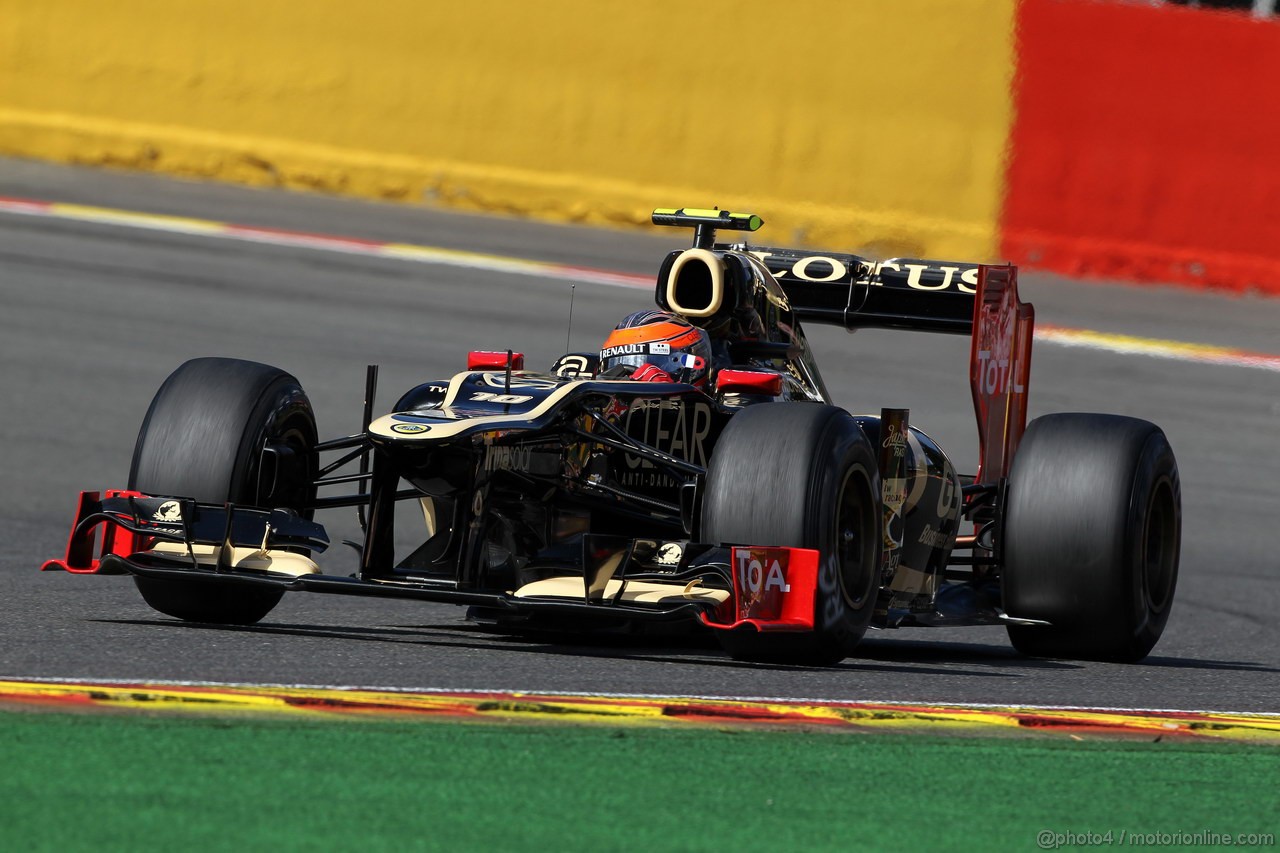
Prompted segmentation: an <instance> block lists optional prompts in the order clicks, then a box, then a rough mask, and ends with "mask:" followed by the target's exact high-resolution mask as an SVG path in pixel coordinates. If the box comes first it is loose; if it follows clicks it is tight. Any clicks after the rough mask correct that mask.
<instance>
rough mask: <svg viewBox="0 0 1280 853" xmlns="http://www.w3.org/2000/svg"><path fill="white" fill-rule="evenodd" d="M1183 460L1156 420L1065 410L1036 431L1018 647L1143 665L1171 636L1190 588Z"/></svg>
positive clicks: (1016, 561) (1011, 491)
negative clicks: (1177, 602)
mask: <svg viewBox="0 0 1280 853" xmlns="http://www.w3.org/2000/svg"><path fill="white" fill-rule="evenodd" d="M1181 531H1182V498H1181V488H1180V485H1179V481H1178V464H1177V461H1176V460H1175V459H1174V456H1173V450H1172V448H1171V447H1170V446H1169V442H1168V439H1166V438H1165V435H1164V433H1163V432H1162V431H1161V430H1160V428H1159V427H1157V426H1156V425H1155V424H1152V423H1149V422H1147V421H1142V420H1137V419H1135V418H1126V417H1120V416H1117V415H1098V414H1053V415H1046V416H1044V417H1041V418H1037V419H1036V420H1035V421H1033V422H1032V423H1031V425H1030V426H1029V427H1028V428H1027V431H1026V434H1025V435H1024V436H1023V439H1022V444H1021V446H1020V447H1019V449H1018V452H1017V455H1016V456H1015V457H1014V461H1013V468H1012V470H1011V471H1010V475H1009V488H1008V498H1007V508H1006V510H1005V518H1004V532H1003V539H1004V544H1003V547H1004V570H1003V575H1002V578H1003V581H1002V583H1003V589H1004V601H1005V610H1006V612H1007V613H1008V614H1009V615H1010V616H1014V617H1022V618H1028V619H1040V620H1044V621H1047V622H1049V623H1051V627H1041V626H1019V625H1010V626H1009V628H1008V630H1009V639H1010V640H1011V641H1012V643H1013V646H1014V648H1016V649H1017V650H1018V651H1020V652H1022V653H1023V654H1026V655H1032V656H1036V657H1061V658H1074V659H1084V660H1108V661H1122V662H1136V661H1139V660H1142V659H1143V658H1144V657H1146V656H1147V654H1148V653H1150V651H1151V649H1152V648H1153V647H1154V646H1155V644H1156V641H1157V640H1159V639H1160V635H1161V634H1162V633H1163V632H1164V627H1165V624H1166V623H1167V622H1168V620H1169V610H1170V607H1171V606H1172V604H1173V592H1174V588H1175V587H1176V585H1177V580H1178V553H1179V548H1180V543H1181Z"/></svg>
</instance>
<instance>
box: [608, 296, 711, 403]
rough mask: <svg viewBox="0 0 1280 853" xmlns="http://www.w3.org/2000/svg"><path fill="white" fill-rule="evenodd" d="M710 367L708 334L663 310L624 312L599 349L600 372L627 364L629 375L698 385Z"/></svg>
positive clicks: (704, 380) (702, 381) (705, 377)
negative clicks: (620, 320)
mask: <svg viewBox="0 0 1280 853" xmlns="http://www.w3.org/2000/svg"><path fill="white" fill-rule="evenodd" d="M710 366H711V339H710V338H709V337H707V333H706V332H704V331H703V330H702V329H699V328H698V327H697V326H694V325H691V324H690V323H689V322H688V321H687V320H685V319H683V318H681V317H678V316H676V315H675V314H669V313H667V312H665V311H652V310H651V311H637V312H636V313H634V314H629V315H627V317H626V318H625V319H624V320H623V321H622V322H621V323H619V324H618V325H617V326H615V327H614V330H613V331H612V332H611V333H610V334H609V337H608V339H607V340H605V342H604V345H603V346H602V347H601V348H600V373H602V374H603V373H604V372H606V371H608V370H609V369H610V368H623V367H629V368H631V370H630V372H629V373H628V375H630V376H632V377H633V378H635V379H647V380H649V381H665V382H688V383H689V384H691V385H698V386H701V385H703V384H704V383H705V382H706V379H707V371H708V370H709V369H710ZM615 372H622V371H621V370H619V371H615Z"/></svg>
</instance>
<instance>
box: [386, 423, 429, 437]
mask: <svg viewBox="0 0 1280 853" xmlns="http://www.w3.org/2000/svg"><path fill="white" fill-rule="evenodd" d="M430 429H431V427H429V426H427V425H426V424H392V425H391V431H392V432H398V433H403V434H405V435H415V434H417V433H421V432H427V431H428V430H430Z"/></svg>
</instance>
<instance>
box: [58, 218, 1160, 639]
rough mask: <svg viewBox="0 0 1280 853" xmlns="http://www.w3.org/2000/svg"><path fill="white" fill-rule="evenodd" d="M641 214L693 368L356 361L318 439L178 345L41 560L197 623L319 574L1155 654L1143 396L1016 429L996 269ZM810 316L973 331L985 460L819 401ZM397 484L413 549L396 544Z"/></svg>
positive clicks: (251, 618)
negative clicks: (964, 471)
mask: <svg viewBox="0 0 1280 853" xmlns="http://www.w3.org/2000/svg"><path fill="white" fill-rule="evenodd" d="M653 221H654V222H655V223H656V224H659V225H670V226H685V227H691V228H693V229H694V239H693V247H692V248H690V249H687V250H684V251H677V252H673V253H671V254H670V255H669V256H668V257H667V258H666V259H665V260H664V261H663V262H662V265H661V268H660V269H659V272H658V276H657V288H656V300H657V304H658V307H659V308H661V309H662V310H663V311H664V312H667V314H668V315H673V316H674V317H675V318H676V319H677V320H679V322H680V323H684V324H687V325H689V326H692V327H694V328H696V329H698V330H701V332H699V333H698V334H699V336H700V335H701V334H702V333H703V332H705V333H706V337H707V339H708V340H710V341H711V343H712V345H713V356H712V362H713V363H712V364H711V365H709V367H708V370H707V371H706V376H705V379H704V380H703V381H700V382H697V383H694V382H691V381H689V380H688V377H686V376H682V375H681V374H680V373H679V372H678V371H677V374H676V375H675V376H670V375H663V376H660V377H658V381H639V377H638V374H636V375H629V374H628V372H627V371H625V370H623V371H619V370H614V369H602V361H601V356H600V355H599V354H597V353H569V354H567V355H565V356H564V357H562V358H561V359H559V360H558V361H557V362H556V364H555V365H553V366H552V368H551V369H550V370H548V371H547V372H536V371H532V370H528V369H526V367H525V365H524V359H523V356H522V355H521V354H520V353H518V352H512V351H508V350H501V351H496V352H491V351H478V352H472V353H470V354H469V355H468V357H467V369H466V370H464V371H463V372H461V373H458V374H456V375H455V376H452V377H448V378H443V379H439V380H435V381H429V382H425V383H423V384H421V385H419V386H417V387H415V388H413V389H411V390H409V391H408V393H406V394H404V395H403V396H402V397H400V399H399V401H398V402H397V403H396V404H395V405H394V407H393V408H392V412H391V413H390V414H386V415H382V416H380V417H375V416H374V406H375V403H374V393H375V389H376V384H377V382H376V377H377V369H376V367H370V368H369V371H368V379H367V387H366V390H365V408H364V420H363V423H364V424H366V428H365V429H364V430H363V431H362V432H360V433H358V434H355V435H350V436H346V437H342V438H337V439H333V440H329V441H318V440H317V433H316V424H315V417H314V415H313V413H312V408H311V404H310V402H309V401H308V399H307V396H306V394H305V393H304V392H303V390H302V388H301V386H300V385H299V383H298V381H297V380H296V379H295V378H294V377H293V376H291V375H290V374H288V373H286V372H284V371H282V370H279V369H276V368H274V367H268V366H266V365H263V364H257V363H253V362H247V361H240V360H234V359H224V358H202V359H195V360H193V361H189V362H187V363H185V364H183V365H182V366H180V367H179V368H178V369H177V370H176V371H175V372H174V373H173V374H172V375H171V376H170V377H169V378H168V380H167V381H166V382H165V383H164V385H163V386H162V387H161V388H160V390H159V392H158V393H157V394H156V396H155V399H154V400H153V402H152V403H151V407H150V409H149V410H148V412H147V413H146V417H145V419H144V420H143V423H142V428H141V431H140V433H139V435H138V440H137V445H136V447H135V450H134V454H133V463H132V467H131V470H130V474H129V484H128V488H127V489H123V490H111V491H106V492H101V493H100V492H85V493H82V494H81V496H80V502H79V507H78V510H77V512H76V518H75V521H74V524H73V528H72V532H71V536H70V540H69V542H68V545H67V550H66V554H65V556H64V557H63V558H62V559H60V560H53V561H50V562H48V563H46V564H45V565H44V568H45V569H63V570H66V571H70V572H78V573H86V574H93V573H99V574H113V573H114V574H120V573H127V574H129V575H132V576H133V578H134V581H135V582H136V584H137V587H138V589H139V591H140V592H141V593H142V596H143V598H144V599H145V600H146V601H147V603H148V604H150V605H151V606H152V607H153V608H155V609H156V610H158V611H160V612H161V613H165V614H168V615H170V616H174V617H177V618H179V619H186V620H194V621H200V622H215V623H234V624H250V623H254V622H257V621H258V620H260V619H262V618H263V617H264V616H266V615H267V613H268V612H269V611H270V610H271V609H272V607H274V606H275V604H276V603H277V602H278V601H279V600H280V598H281V596H282V595H283V594H284V593H285V592H289V591H310V592H328V593H339V594H347V595H368V596H385V597H389V598H412V599H421V600H424V601H435V602H452V603H455V604H459V605H468V606H469V607H470V608H471V610H470V612H471V613H472V614H473V615H474V616H475V617H476V618H479V619H487V620H490V621H493V622H498V623H503V624H506V625H509V626H513V627H515V628H517V629H518V628H520V627H521V626H527V627H530V628H532V627H536V626H568V625H594V624H623V625H634V624H638V623H642V622H645V621H652V620H684V621H687V622H689V623H693V624H694V625H701V626H705V627H706V628H707V629H710V630H712V631H714V632H715V634H716V635H717V636H718V637H719V638H720V639H721V640H722V642H723V645H724V646H725V647H726V648H727V649H728V651H729V652H730V653H731V654H732V655H734V656H735V657H739V658H745V659H775V660H777V659H782V660H791V661H802V662H813V663H829V662H832V661H836V660H839V659H841V658H843V657H845V656H846V655H848V654H850V653H851V652H852V651H853V649H854V646H855V645H856V644H857V642H858V641H859V639H860V638H861V637H862V636H863V634H864V632H865V631H866V630H867V628H868V627H875V628H896V627H901V626H950V625H983V624H1003V625H1006V626H1007V628H1008V633H1009V637H1010V639H1011V641H1012V643H1013V645H1014V646H1015V647H1016V648H1017V649H1019V650H1020V651H1022V652H1023V653H1026V654H1029V655H1038V656H1056V657H1067V658H1082V659H1105V660H1119V661H1136V660H1139V659H1141V658H1143V657H1144V656H1146V655H1147V653H1148V652H1149V651H1150V650H1151V648H1152V647H1153V646H1154V645H1155V643H1156V641H1157V639H1158V638H1159V637H1160V634H1161V632H1162V630H1163V629H1164V626H1165V623H1166V621H1167V619H1168V616H1169V609H1170V605H1171V603H1172V599H1173V594H1174V586H1175V583H1176V578H1177V571H1178V554H1179V546H1180V541H1179V540H1180V513H1181V509H1180V506H1181V504H1180V493H1179V482H1178V469H1177V464H1176V462H1175V460H1174V456H1173V452H1172V450H1171V449H1170V447H1169V443H1168V442H1167V440H1166V439H1165V436H1164V433H1163V432H1162V431H1161V430H1160V429H1159V428H1158V427H1157V426H1155V425H1154V424H1151V423H1148V422H1146V421H1141V420H1136V419H1133V418H1126V417H1117V416H1112V415H1102V414H1050V415H1046V416H1044V417H1041V418H1038V419H1037V420H1035V421H1034V422H1033V423H1031V424H1030V426H1026V423H1025V421H1026V411H1027V388H1028V378H1029V375H1030V356H1031V343H1032V335H1033V325H1034V319H1033V312H1032V308H1031V306H1030V305H1028V304H1025V303H1023V302H1022V301H1020V299H1019V297H1018V291H1017V277H1016V270H1015V269H1014V268H1013V267H1011V266H987V265H979V264H965V263H950V262H938V261H929V260H911V259H894V260H888V261H881V262H875V261H872V260H868V259H866V258H863V257H859V256H856V255H852V254H837V253H819V252H812V251H802V250H795V249H784V248H768V247H756V248H752V247H749V246H748V245H746V244H745V243H732V244H725V243H717V242H716V232H717V230H720V231H741V232H745V231H755V230H756V229H757V228H759V227H760V225H761V220H760V218H759V217H757V216H754V215H749V214H734V213H729V212H725V211H718V210H658V211H655V212H654V215H653ZM802 322H803V323H828V324H834V325H838V326H843V327H845V328H847V329H850V330H853V329H858V328H862V327H880V328H889V329H904V330H917V331H930V332H943V333H955V334H965V335H969V336H970V337H971V339H972V346H971V359H970V364H969V381H970V384H971V386H972V392H973V400H974V405H975V409H976V412H977V418H978V435H979V445H980V447H979V460H980V461H979V464H978V468H977V471H976V472H974V473H973V474H971V475H959V474H957V472H956V470H955V468H954V467H953V465H952V462H951V460H950V459H949V458H948V456H947V454H946V453H945V452H944V451H943V450H942V448H940V447H939V446H938V445H937V444H936V443H935V442H934V441H933V440H931V439H930V438H929V436H928V435H926V434H925V433H924V432H922V431H921V430H919V429H918V428H917V427H916V426H915V425H913V424H911V423H910V419H909V413H908V412H907V411H906V410H903V409H894V408H884V409H881V410H879V411H878V412H874V413H870V414H860V415H851V414H849V413H847V412H846V411H844V410H843V409H840V408H837V407H836V406H835V405H833V404H832V401H831V399H830V396H829V394H828V393H827V389H826V388H825V386H824V385H823V381H822V377H821V375H820V374H819V372H818V367H817V365H816V363H815V361H814V358H813V355H812V353H811V352H810V348H809V346H808V344H807V343H806V340H805V335H804V332H803V329H802V325H801V324H802ZM658 346H659V345H658V344H653V345H651V346H650V347H649V348H650V349H651V350H652V351H653V352H657V351H658V349H657V348H658ZM620 347H621V348H614V349H613V350H612V351H611V352H610V353H608V354H610V355H613V354H616V353H617V352H622V351H625V350H626V348H627V347H633V348H634V347H641V349H643V346H641V345H638V344H637V345H631V344H623V345H620ZM353 468H354V470H352V469H353ZM343 471H346V472H347V473H343ZM335 487H337V488H338V489H339V490H341V491H346V492H348V493H347V494H334V490H335ZM400 502H411V503H412V504H415V505H416V506H417V508H419V509H420V513H415V514H414V518H415V519H416V518H417V517H419V516H420V519H421V520H420V521H416V520H415V522H414V526H415V527H416V528H417V533H416V536H415V538H414V541H417V542H419V543H420V544H417V546H416V547H413V548H412V549H403V548H402V549H400V550H401V551H402V552H401V553H397V547H396V542H397V541H404V539H405V535H404V531H401V535H400V537H399V539H398V538H397V530H396V525H397V519H396V513H395V509H396V506H397V504H398V503H400ZM334 507H356V508H357V513H358V516H359V519H360V523H361V527H362V529H363V531H364V537H363V541H362V542H358V543H352V544H354V545H355V546H356V547H357V548H358V550H359V553H360V559H359V570H358V571H357V572H355V573H354V574H352V575H349V576H348V575H335V574H325V573H324V572H322V570H321V568H320V566H319V565H318V564H317V562H316V561H314V560H313V559H312V557H313V555H315V554H317V553H318V552H321V551H323V550H324V548H325V546H326V545H327V544H328V537H327V535H326V533H325V530H324V528H323V527H322V526H321V525H320V524H318V523H316V522H315V521H313V520H312V519H313V517H314V514H315V512H316V511H317V510H328V509H331V508H334ZM401 516H402V518H401V521H400V524H401V526H402V527H403V526H404V523H403V516H404V513H401Z"/></svg>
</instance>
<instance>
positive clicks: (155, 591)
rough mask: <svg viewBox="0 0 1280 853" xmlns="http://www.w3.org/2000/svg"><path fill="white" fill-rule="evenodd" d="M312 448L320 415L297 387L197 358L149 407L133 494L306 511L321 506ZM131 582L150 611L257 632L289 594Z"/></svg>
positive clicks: (278, 376)
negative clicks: (317, 500)
mask: <svg viewBox="0 0 1280 853" xmlns="http://www.w3.org/2000/svg"><path fill="white" fill-rule="evenodd" d="M315 445H316V422H315V415H314V414H313V412H312V410H311V402H310V400H308V399H307V395H306V394H305V393H304V392H303V390H302V387H301V386H300V385H299V384H298V380H296V379H294V378H293V377H292V376H290V375H289V374H287V373H285V372H284V371H282V370H278V369H277V368H274V367H269V366H267V365H265V364H258V363H256V362H251V361H241V360H239V359H231V358H197V359H193V360H191V361H188V362H186V363H185V364H183V365H182V366H181V367H179V368H178V369H177V370H175V371H174V372H173V373H172V374H171V375H170V376H169V378H168V379H166V380H165V382H164V384H163V385H162V386H160V390H159V391H157V392H156V396H155V398H154V399H153V400H152V401H151V407H150V409H148V410H147V416H146V418H145V419H144V420H143V422H142V428H141V430H140V431H139V432H138V442H137V445H136V446H135V448H134V452H133V464H132V467H131V468H130V472H129V488H130V489H136V490H138V491H141V492H145V493H148V494H156V495H175V496H179V497H186V498H193V499H195V500H197V501H204V502H210V503H223V502H226V501H231V502H232V503H234V504H237V505H244V506H255V507H263V508H277V507H284V508H290V509H294V510H297V511H299V512H303V511H304V508H306V507H309V506H310V505H311V503H312V501H313V500H314V498H315V486H314V485H313V483H314V480H315V473H316V453H315ZM304 514H305V515H307V517H310V513H309V512H305V513H304ZM134 581H135V583H136V584H137V586H138V591H139V592H141V593H142V597H143V599H144V600H146V602H147V604H149V605H151V607H153V608H154V609H156V610H158V611H160V612H161V613H164V614H167V615H169V616H174V617H176V618H178V619H185V620H187V621H192V622H220V623H226V624H232V625H251V624H253V623H254V622H257V621H258V620H260V619H262V618H263V617H264V616H266V615H267V614H268V613H269V612H271V609H272V608H274V607H275V606H276V604H277V603H279V601H280V598H281V596H283V595H284V592H283V590H276V589H263V588H261V587H256V586H242V585H234V584H211V583H201V582H199V581H174V580H157V579H154V578H143V577H137V576H135V577H134Z"/></svg>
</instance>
